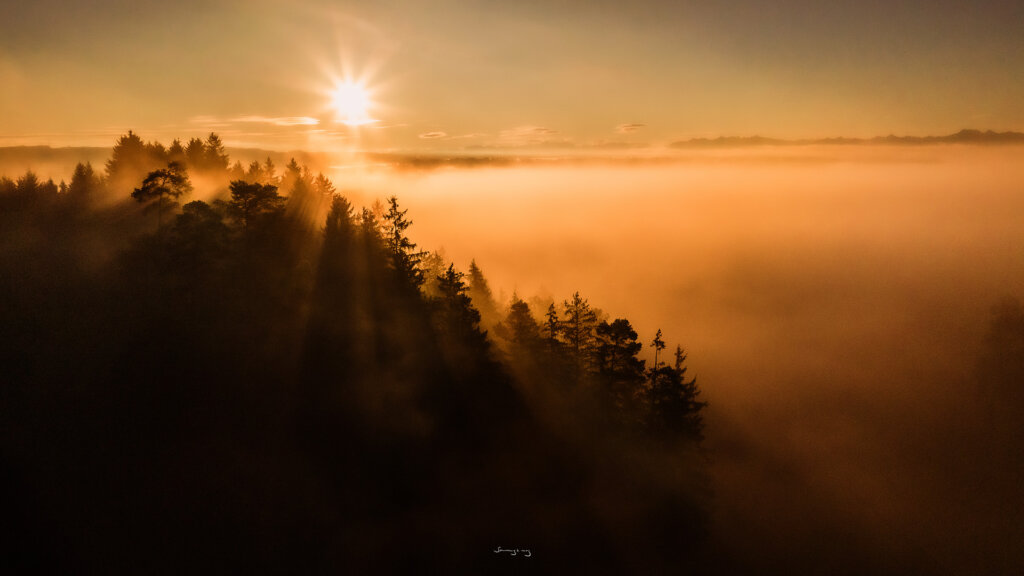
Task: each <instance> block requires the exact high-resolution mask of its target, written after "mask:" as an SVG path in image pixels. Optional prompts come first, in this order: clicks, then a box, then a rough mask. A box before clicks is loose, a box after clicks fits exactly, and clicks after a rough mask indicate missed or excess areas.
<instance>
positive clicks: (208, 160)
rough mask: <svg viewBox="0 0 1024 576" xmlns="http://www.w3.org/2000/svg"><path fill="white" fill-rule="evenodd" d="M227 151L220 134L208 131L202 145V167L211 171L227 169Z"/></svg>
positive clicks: (224, 170)
mask: <svg viewBox="0 0 1024 576" xmlns="http://www.w3.org/2000/svg"><path fill="white" fill-rule="evenodd" d="M228 162H229V160H228V153H227V152H226V151H225V150H224V143H223V142H221V139H220V136H217V134H216V133H214V132H210V135H209V136H207V137H206V143H205V145H204V147H203V168H204V169H206V170H209V171H212V172H226V171H227V169H228Z"/></svg>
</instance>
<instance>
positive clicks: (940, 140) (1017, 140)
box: [669, 130, 1024, 148]
mask: <svg viewBox="0 0 1024 576" xmlns="http://www.w3.org/2000/svg"><path fill="white" fill-rule="evenodd" d="M808 144H911V145H916V144H1024V133H1021V132H995V131H992V130H986V131H984V132H983V131H981V130H961V131H959V132H957V133H956V134H949V135H946V136H895V135H893V134H890V135H888V136H876V137H875V138H842V137H839V138H819V139H805V140H782V139H778V138H765V137H763V136H722V137H719V138H692V139H690V140H680V141H677V142H673V143H671V144H669V147H671V148H733V147H742V146H793V145H808Z"/></svg>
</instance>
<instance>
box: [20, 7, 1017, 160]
mask: <svg viewBox="0 0 1024 576" xmlns="http://www.w3.org/2000/svg"><path fill="white" fill-rule="evenodd" d="M0 12H2V14H3V17H0V145H15V144H51V145H56V146H63V145H100V146H107V145H110V144H111V143H112V142H113V141H114V140H115V139H116V137H117V136H118V135H120V134H123V133H124V132H125V131H127V130H128V129H133V130H135V131H136V132H137V133H139V134H141V135H142V136H143V138H145V139H147V140H149V139H159V140H161V141H164V142H169V141H170V139H172V138H174V137H183V138H188V137H191V136H202V135H205V134H207V133H209V132H210V131H216V132H217V133H218V134H221V135H222V136H223V138H224V140H225V141H226V142H227V143H228V144H229V145H234V146H259V147H265V148H271V149H295V148H305V149H318V148H324V149H331V148H353V147H355V148H360V149H374V150H424V151H429V150H466V149H470V150H488V149H496V148H502V149H504V148H515V149H519V148H542V149H551V148H568V147H572V148H577V149H580V148H582V149H588V148H605V149H607V148H611V149H615V148H631V147H645V146H663V145H666V144H668V143H671V142H673V141H676V140H681V139H688V138H695V137H712V138H713V137H717V136H751V135H761V136H771V137H777V138H820V137H832V136H847V137H872V136H878V135H886V134H891V133H892V134H901V135H904V134H906V135H935V134H947V133H952V132H955V131H957V130H960V129H962V128H980V129H995V130H1000V131H1001V130H1024V74H1022V73H1021V70H1024V33H1022V30H1024V3H1022V2H1019V1H1005V2H996V1H985V0H981V1H973V2H969V1H953V0H935V1H930V2H912V1H909V0H889V1H885V2H882V1H873V0H859V1H852V0H837V1H833V2H816V1H810V0H777V1H775V2H771V3H768V2H760V1H748V0H737V1H734V2H728V3H723V2H714V1H704V0H693V1H686V0H675V1H659V0H635V1H633V2H629V3H626V2H612V1H605V0H589V1H573V0H544V1H542V0H518V1H516V2H508V1H489V0H439V1H431V2H421V1H412V0H381V1H375V2H367V1H344V0H342V1H326V0H299V1H295V2H272V1H269V0H244V1H243V0H208V1H199V0H180V1H177V2H166V1H161V2H155V1H149V0H94V1H91V2H80V1H71V0H36V1H34V2H23V1H16V0H0ZM346 80H347V81H349V82H351V83H354V84H356V85H359V86H361V87H363V88H364V89H365V91H366V94H367V98H368V100H369V106H368V108H367V110H366V119H367V120H372V122H371V121H367V122H365V123H362V124H360V125H358V126H350V125H347V124H345V122H344V117H342V116H343V115H342V116H339V113H338V111H337V110H335V109H333V108H332V105H331V103H332V100H333V96H332V90H333V89H334V88H335V87H336V86H338V85H339V84H342V83H344V82H345V81H346Z"/></svg>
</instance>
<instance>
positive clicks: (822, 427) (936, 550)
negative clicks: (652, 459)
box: [332, 146, 1024, 573]
mask: <svg viewBox="0 0 1024 576" xmlns="http://www.w3.org/2000/svg"><path fill="white" fill-rule="evenodd" d="M1022 153H1024V149H1022V148H1019V147H1005V148H974V147H959V146H947V147H941V146H936V147H922V148H894V147H851V148H840V149H837V148H827V149H826V148H800V149H790V150H784V151H778V152H773V153H772V154H768V155H766V154H765V153H764V152H763V151H760V152H758V153H757V154H758V156H756V157H754V156H749V155H748V156H744V155H743V154H742V153H737V152H735V151H732V152H729V153H728V154H724V155H723V154H709V155H705V156H688V157H686V158H685V159H683V160H681V161H679V162H676V163H669V164H666V163H648V164H643V163H640V164H637V165H631V166H624V165H621V164H619V165H615V164H609V165H599V164H594V163H590V164H587V165H571V164H559V165H553V166H550V167H536V166H528V167H519V168H516V167H507V166H505V167H497V168H475V169H439V170H434V171H424V172H417V171H412V172H403V173H399V174H397V175H396V174H393V173H383V172H373V173H363V174H359V175H357V174H350V173H348V172H351V171H348V172H339V173H337V174H333V175H332V176H333V177H334V179H335V182H337V183H338V184H339V189H342V190H344V189H346V187H349V188H350V189H351V190H353V192H351V194H352V195H353V196H354V197H355V200H356V203H360V202H365V201H367V200H372V198H373V197H374V196H379V197H385V196H386V195H388V194H391V193H396V194H400V196H401V197H402V199H403V202H404V203H405V205H406V207H408V208H410V215H411V216H412V219H413V220H414V222H415V225H414V227H413V228H412V229H411V233H412V234H413V236H414V238H415V239H416V241H417V242H419V243H420V245H421V246H423V247H425V248H428V249H433V248H440V247H443V249H444V250H445V252H446V255H447V257H449V258H451V259H452V260H454V261H455V262H456V263H457V264H459V265H462V266H466V265H468V263H469V261H470V259H471V258H475V259H476V262H477V264H479V265H480V266H481V268H482V269H483V270H484V272H485V273H486V274H487V276H488V279H489V280H490V282H491V286H492V288H493V289H494V291H495V293H496V294H503V295H504V296H505V297H506V298H507V297H509V296H511V294H512V292H513V291H516V292H517V293H518V294H519V295H520V296H521V297H524V298H526V297H529V296H533V295H540V296H541V297H553V298H554V299H555V300H556V301H561V300H562V299H564V298H566V297H568V296H569V295H570V294H571V293H572V292H574V291H576V290H579V291H580V292H581V293H582V294H583V295H584V296H586V297H588V298H590V299H591V301H592V302H594V303H595V304H596V305H597V306H600V307H602V308H604V309H606V310H609V311H611V313H612V314H615V315H621V316H625V317H628V318H629V319H630V320H631V321H632V322H633V324H634V326H635V327H636V328H637V331H638V332H639V333H640V335H641V338H642V340H643V341H644V342H645V343H647V344H648V348H647V350H649V343H650V340H651V339H652V338H653V336H654V332H655V331H656V330H657V329H658V328H661V329H662V330H664V333H665V335H666V340H667V341H668V342H669V344H670V345H672V344H674V343H676V342H678V343H680V344H682V346H683V347H684V348H686V349H687V351H688V352H689V354H690V356H689V363H690V366H691V371H692V373H694V374H696V375H697V377H698V383H699V384H700V385H701V386H702V389H703V390H704V394H705V399H706V400H708V401H709V402H710V407H709V409H708V426H707V438H708V439H707V446H708V447H709V448H710V451H711V455H712V456H711V457H712V459H713V468H714V476H715V490H716V494H717V496H716V501H715V510H716V512H715V528H714V533H715V540H716V542H717V544H716V545H717V546H719V547H720V548H721V553H722V555H723V557H730V558H733V559H734V562H735V563H736V565H737V567H748V568H749V567H754V566H756V567H757V570H758V571H759V572H763V571H764V570H769V571H770V570H779V571H787V572H791V571H792V570H794V569H796V570H797V572H799V569H800V568H801V567H803V568H804V569H809V570H812V571H824V570H828V571H829V572H830V573H836V572H844V571H848V572H851V573H867V572H864V571H865V570H867V571H869V572H872V571H873V572H876V573H877V572H878V571H889V570H892V571H911V572H913V571H923V572H928V573H947V572H948V573H965V572H971V573H981V572H991V573H1010V572H1015V571H1017V570H1020V568H1021V567H1022V566H1024V552H1022V550H1021V548H1020V546H1019V542H1020V541H1022V539H1024V518H1022V513H1021V512H1020V510H1024V497H1022V494H1021V491H1020V489H1019V486H1020V481H1021V480H1022V466H1021V463H1022V459H1021V457H1020V453H1021V447H1022V446H1021V444H1020V443H1019V441H1020V437H1019V433H1018V435H1017V436H1013V434H1012V433H1008V432H1006V428H1005V427H1001V426H1000V425H998V424H996V423H994V422H993V418H994V417H992V416H991V410H992V404H993V403H996V404H999V403H1001V402H1004V401H1005V402H1011V401H1012V399H1000V398H995V399H993V398H992V397H991V396H989V397H986V396H984V395H983V394H981V392H980V390H981V385H980V384H979V382H978V378H977V372H978V371H977V367H978V363H979V358H980V357H981V356H983V355H984V352H985V346H986V344H985V342H986V333H987V331H988V330H989V325H990V322H991V321H992V308H993V306H994V305H996V304H997V303H999V302H1000V300H1001V299H1003V298H1005V297H1007V296H1015V297H1018V298H1019V297H1022V296H1024V226H1021V221H1022V220H1021V219H1022V217H1024V164H1022V163H1021V162H1020V159H1021V154H1022ZM1011 384H1016V385H1017V387H1019V386H1024V382H1016V383H1011ZM1010 389H1011V390H1012V386H1011V388H1010ZM1015 394H1016V395H1017V396H1016V398H1019V397H1020V392H1016V393H1015ZM1019 405H1020V404H1019V402H1018V404H1017V406H1019ZM1019 416H1020V413H1019V412H1018V413H1017V414H1016V416H1014V417H1016V418H1019ZM1011 428H1013V426H1011Z"/></svg>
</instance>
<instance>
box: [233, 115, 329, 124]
mask: <svg viewBox="0 0 1024 576" xmlns="http://www.w3.org/2000/svg"><path fill="white" fill-rule="evenodd" d="M231 122H254V123H260V124H273V125H274V126H316V125H317V124H319V123H320V121H319V120H317V119H316V118H310V117H309V116H277V117H269V116H239V117H238V118H232V119H231Z"/></svg>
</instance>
